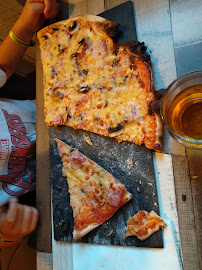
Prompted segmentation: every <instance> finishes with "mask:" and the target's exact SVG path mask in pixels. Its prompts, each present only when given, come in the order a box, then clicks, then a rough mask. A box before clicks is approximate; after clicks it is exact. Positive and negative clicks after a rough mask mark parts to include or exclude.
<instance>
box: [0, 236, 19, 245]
mask: <svg viewBox="0 0 202 270" xmlns="http://www.w3.org/2000/svg"><path fill="white" fill-rule="evenodd" d="M0 242H6V243H13V242H16V241H7V240H4V239H3V238H2V237H1V235H0Z"/></svg>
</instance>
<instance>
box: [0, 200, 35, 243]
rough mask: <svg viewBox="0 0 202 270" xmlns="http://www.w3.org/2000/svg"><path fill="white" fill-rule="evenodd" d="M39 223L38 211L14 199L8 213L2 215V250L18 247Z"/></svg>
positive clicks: (0, 235)
mask: <svg viewBox="0 0 202 270" xmlns="http://www.w3.org/2000/svg"><path fill="white" fill-rule="evenodd" d="M37 221H38V211H37V210H36V209H35V208H33V207H30V206H26V205H21V204H19V203H18V202H17V199H16V198H13V199H11V200H10V202H9V208H8V211H7V213H0V237H1V238H2V239H3V240H5V241H1V240H0V248H3V247H8V246H11V245H17V244H18V243H20V242H21V241H22V238H23V237H24V236H25V235H28V234H29V233H31V232H32V231H33V230H34V229H35V227H36V225H37Z"/></svg>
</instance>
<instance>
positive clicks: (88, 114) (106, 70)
mask: <svg viewBox="0 0 202 270" xmlns="http://www.w3.org/2000/svg"><path fill="white" fill-rule="evenodd" d="M117 27H118V24H116V23H113V22H111V21H108V20H106V19H104V18H101V17H98V16H91V15H80V16H77V17H74V18H69V19H67V20H64V21H61V22H57V23H54V24H52V25H49V26H47V27H45V28H43V29H42V30H40V31H39V32H38V39H39V42H40V49H41V59H42V64H43V74H44V99H45V106H44V113H45V121H46V124H47V125H48V126H52V125H54V126H56V127H57V126H59V125H66V126H70V127H72V128H74V129H83V130H87V131H90V132H94V133H98V134H100V135H103V136H109V137H115V138H116V139H117V140H118V141H119V142H120V141H130V142H133V143H136V144H139V145H141V144H145V145H146V147H148V148H151V149H155V150H157V151H160V150H161V147H162V143H161V137H162V122H161V120H160V116H159V113H158V112H157V110H156V108H155V107H156V106H155V103H156V99H155V91H154V86H153V81H152V69H151V63H150V59H149V57H148V55H146V53H145V46H144V44H143V43H139V42H129V43H124V44H115V43H114V41H113V37H114V36H115V35H116V33H117Z"/></svg>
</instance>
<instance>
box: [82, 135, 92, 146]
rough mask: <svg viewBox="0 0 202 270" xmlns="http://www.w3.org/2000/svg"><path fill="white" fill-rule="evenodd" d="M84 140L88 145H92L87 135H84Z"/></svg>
mask: <svg viewBox="0 0 202 270" xmlns="http://www.w3.org/2000/svg"><path fill="white" fill-rule="evenodd" d="M84 141H85V142H86V143H87V144H88V145H90V146H92V145H93V143H92V142H91V139H90V138H89V137H88V136H87V137H84Z"/></svg>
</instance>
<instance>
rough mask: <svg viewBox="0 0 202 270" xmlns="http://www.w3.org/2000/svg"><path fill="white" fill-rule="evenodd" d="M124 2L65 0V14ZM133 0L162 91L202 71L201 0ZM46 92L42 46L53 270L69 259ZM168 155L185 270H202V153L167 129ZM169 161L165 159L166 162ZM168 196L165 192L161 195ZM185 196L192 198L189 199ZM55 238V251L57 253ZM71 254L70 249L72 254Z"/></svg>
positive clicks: (43, 259) (43, 159) (46, 222)
mask: <svg viewBox="0 0 202 270" xmlns="http://www.w3.org/2000/svg"><path fill="white" fill-rule="evenodd" d="M123 2H126V1H124V0H105V1H104V0H83V1H80V0H71V1H65V2H63V1H60V4H61V6H62V12H61V15H60V16H61V19H64V18H67V17H69V16H74V15H77V14H82V13H88V14H93V15H96V14H99V13H101V12H103V11H105V10H108V9H110V8H113V7H115V6H117V5H119V4H121V3H123ZM133 2H134V10H135V19H136V26H137V36H138V40H139V41H144V42H145V44H146V46H147V47H148V51H150V52H151V61H152V65H153V71H154V85H155V88H156V90H159V89H161V88H166V87H167V86H168V85H169V84H170V83H171V82H172V81H173V80H175V79H176V78H177V77H179V76H181V75H183V74H185V73H188V72H191V71H194V70H202V41H201V37H202V34H201V33H202V16H201V14H202V1H201V0H186V1H184V0H176V1H174V0H173V1H172V0H170V1H169V0H135V1H133ZM42 91H43V85H42V72H41V63H40V52H39V49H38V48H37V207H38V209H39V212H40V220H41V222H40V223H41V225H40V226H39V230H38V250H39V251H38V255H37V269H38V270H40V269H53V261H54V258H55V257H57V259H58V256H61V260H62V258H63V259H64V256H62V255H60V254H61V253H62V252H63V245H65V244H59V245H58V244H57V243H55V241H54V240H53V241H52V239H51V235H52V231H51V219H50V214H51V207H50V201H51V198H50V196H51V195H50V179H49V135H48V128H47V127H46V126H45V124H44V118H43V93H42ZM164 153H165V154H168V155H163V157H164V158H165V159H164V160H165V163H166V162H168V160H169V162H170V168H171V170H173V173H172V175H174V178H172V179H173V184H174V185H173V186H174V188H175V192H174V190H173V193H172V194H171V195H170V196H171V197H172V196H173V195H175V196H174V197H173V198H172V202H173V201H175V198H176V207H177V217H178V218H177V219H178V220H177V221H178V223H179V232H180V246H181V249H180V252H181V254H182V258H183V266H184V269H185V270H186V269H187V270H190V269H200V265H201V266H202V259H201V254H202V250H201V249H202V233H201V227H202V218H201V213H202V211H201V210H202V203H201V201H200V197H201V194H202V193H201V190H202V151H201V150H191V149H185V148H184V147H183V146H181V145H179V144H178V143H176V142H175V141H174V140H173V139H172V138H170V137H169V135H168V133H167V132H166V131H165V134H164ZM165 163H162V166H164V165H165ZM163 164H164V165H163ZM162 192H163V191H162V190H161V193H162ZM174 193H175V194H174ZM183 195H185V196H183ZM162 196H164V195H163V194H161V197H162ZM182 197H183V198H185V197H186V201H185V200H184V199H182ZM168 200H169V197H168ZM52 242H53V253H51V252H52V249H51V247H52ZM44 251H45V252H44ZM71 252H72V249H71V248H70V249H69V256H70V257H71ZM56 253H57V254H56ZM54 256H55V257H54ZM54 265H55V264H54ZM65 265H66V268H65V267H64V268H63V267H62V264H61V265H60V266H59V265H57V268H54V269H59V270H63V269H68V270H71V269H73V268H72V262H70V261H67V262H65ZM55 266H56V265H55ZM67 266H69V268H68V267H67ZM159 269H161V267H160V268H159Z"/></svg>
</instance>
